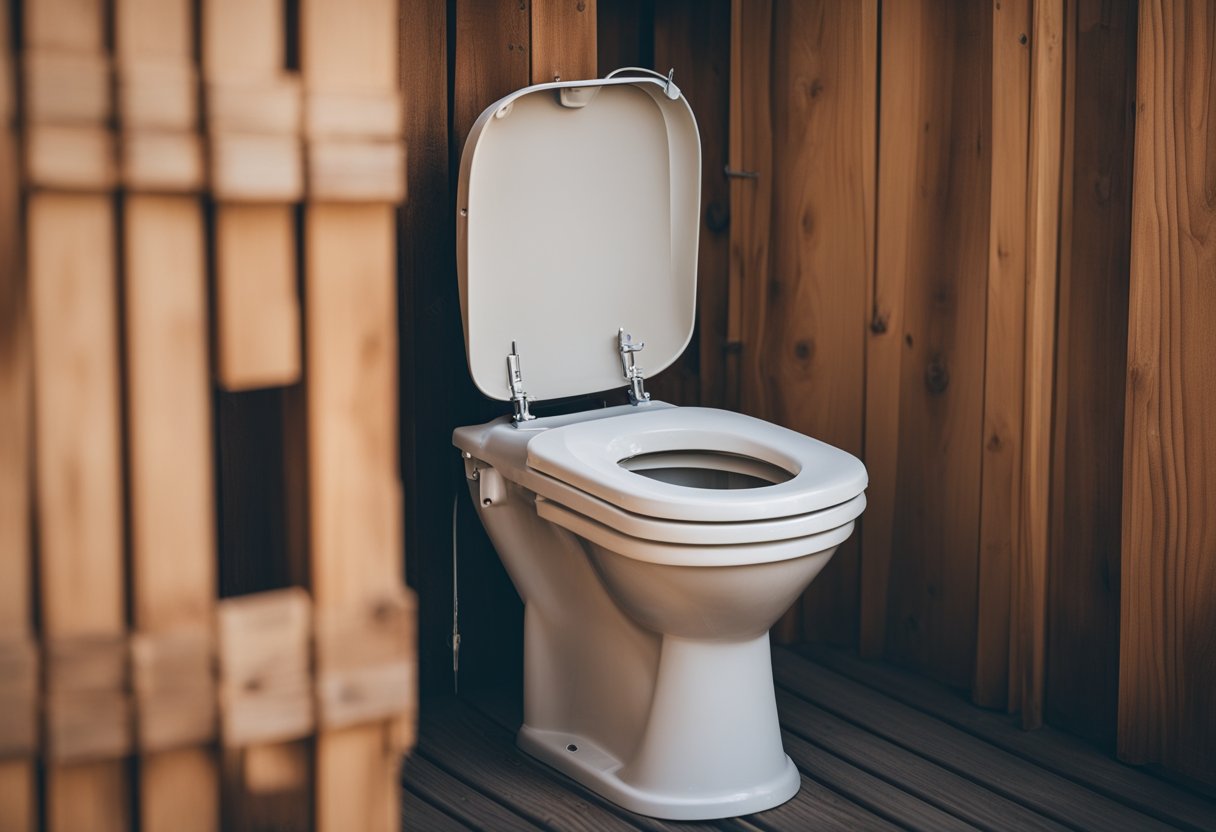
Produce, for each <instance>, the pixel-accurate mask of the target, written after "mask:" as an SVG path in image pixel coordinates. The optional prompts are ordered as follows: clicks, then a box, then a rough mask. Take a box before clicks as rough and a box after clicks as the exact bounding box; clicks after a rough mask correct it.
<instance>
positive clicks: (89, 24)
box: [21, 0, 106, 53]
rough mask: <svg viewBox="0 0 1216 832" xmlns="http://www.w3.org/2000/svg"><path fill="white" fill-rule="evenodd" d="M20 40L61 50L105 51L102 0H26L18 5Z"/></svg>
mask: <svg viewBox="0 0 1216 832" xmlns="http://www.w3.org/2000/svg"><path fill="white" fill-rule="evenodd" d="M21 23H22V35H23V36H22V42H23V44H24V46H25V47H26V48H29V47H31V46H38V47H43V48H49V49H61V50H63V51H65V52H90V53H98V52H104V51H105V50H106V8H105V3H104V2H103V0H28V2H25V3H22V8H21Z"/></svg>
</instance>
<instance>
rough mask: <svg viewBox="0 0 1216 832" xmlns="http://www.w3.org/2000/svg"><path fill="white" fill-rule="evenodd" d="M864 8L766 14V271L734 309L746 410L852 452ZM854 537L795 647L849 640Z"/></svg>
mask: <svg viewBox="0 0 1216 832" xmlns="http://www.w3.org/2000/svg"><path fill="white" fill-rule="evenodd" d="M877 47H878V7H877V4H876V3H869V2H866V3H836V2H825V3H805V2H794V3H785V2H778V3H775V4H774V6H773V84H774V96H773V101H774V107H773V111H774V117H773V209H772V217H773V225H772V228H771V232H770V239H771V242H770V245H771V246H772V271H771V272H770V275H769V280H768V281H767V282H766V283H765V284H762V285H755V286H753V287H752V291H753V292H754V293H755V294H751V295H749V296H747V297H746V298H745V299H744V300H743V303H744V304H745V305H746V306H749V307H751V306H754V307H756V308H757V314H755V315H750V316H749V320H750V321H751V322H752V323H753V324H754V325H755V326H756V328H755V329H751V330H749V329H747V328H745V329H744V331H743V344H744V346H743V365H744V368H745V369H744V372H743V376H742V378H743V384H742V392H741V398H740V406H741V408H742V409H743V410H744V411H745V412H749V413H752V414H753V415H758V416H761V417H762V418H765V419H768V420H769V421H773V422H776V423H778V424H781V425H784V426H785V427H788V428H792V429H794V430H797V431H799V432H801V433H804V434H807V435H808V436H813V437H815V438H817V439H820V440H822V441H824V442H827V443H829V444H831V445H835V446H836V447H838V448H841V449H843V450H846V451H848V452H850V453H853V454H856V455H858V456H860V455H861V452H862V432H863V424H864V409H865V387H864V385H865V325H866V321H867V317H868V316H867V310H866V286H867V284H868V283H869V279H870V275H871V274H872V273H873V270H874V219H875V210H874V207H875V206H874V200H875V193H874V181H875V144H874V143H875V135H874V131H875V121H874V117H873V116H874V113H875V111H876V107H877V98H876V96H877V92H878V90H877V70H878V66H877V59H878V55H877ZM858 557H859V545H858V536H857V535H855V536H854V537H852V538H851V539H850V540H848V541H846V542H845V543H843V544H842V545H841V546H840V548H839V549H838V550H837V552H836V554H835V555H834V556H833V558H832V561H831V562H830V563H829V564H828V566H827V567H826V568H825V569H824V570H823V572H821V573H820V574H819V576H818V577H817V578H816V579H815V581H814V583H812V584H811V586H810V587H809V588H808V590H807V592H806V593H805V594H804V596H803V598H802V614H803V626H802V631H801V637H802V638H804V639H812V640H816V641H828V642H831V643H836V644H856V643H857V621H858Z"/></svg>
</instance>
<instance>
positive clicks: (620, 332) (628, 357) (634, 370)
mask: <svg viewBox="0 0 1216 832" xmlns="http://www.w3.org/2000/svg"><path fill="white" fill-rule="evenodd" d="M616 345H617V346H616V348H617V351H618V352H619V353H620V354H621V371H622V372H623V373H624V374H625V378H626V379H627V380H628V381H629V403H630V404H633V405H639V404H645V403H646V402H648V401H650V394H649V393H647V392H646V387H645V382H646V378H645V376H643V375H642V368H641V367H639V366H638V365H637V358H636V356H635V353H638V352H641V351H642V349H643V348H644V347H645V346H646V342H645V341H640V342H638V343H636V344H635V343H633V336H632V335H630V334H629V333H628V332H626V331H625V328H624V327H620V328H618V329H617V331H616Z"/></svg>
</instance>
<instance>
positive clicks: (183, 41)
mask: <svg viewBox="0 0 1216 832" xmlns="http://www.w3.org/2000/svg"><path fill="white" fill-rule="evenodd" d="M210 2H211V0H208V3H210ZM113 8H114V57H115V59H116V60H117V61H118V62H119V63H126V62H132V61H138V62H140V63H145V62H149V61H151V62H164V63H168V64H171V65H180V64H189V63H193V61H194V6H193V4H192V3H191V2H190V0H114V7H113Z"/></svg>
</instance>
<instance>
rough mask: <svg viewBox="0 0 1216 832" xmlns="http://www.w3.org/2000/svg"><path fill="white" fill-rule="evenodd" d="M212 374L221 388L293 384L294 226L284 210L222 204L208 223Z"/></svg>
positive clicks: (296, 318) (296, 342) (296, 345)
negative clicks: (211, 228)
mask: <svg viewBox="0 0 1216 832" xmlns="http://www.w3.org/2000/svg"><path fill="white" fill-rule="evenodd" d="M215 254H216V263H215V303H216V333H215V337H216V345H215V349H216V359H217V363H218V366H217V368H216V369H217V374H218V376H219V380H220V384H221V385H223V387H224V389H226V390H231V391H239V390H252V389H256V388H259V387H271V386H278V385H286V384H292V383H294V382H295V381H296V380H297V379H299V377H300V302H299V297H298V296H297V289H296V241H295V219H294V217H293V216H292V210H291V208H290V207H289V206H286V205H275V204H268V205H261V204H225V205H221V206H219V208H218V210H217V211H216V216H215Z"/></svg>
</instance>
